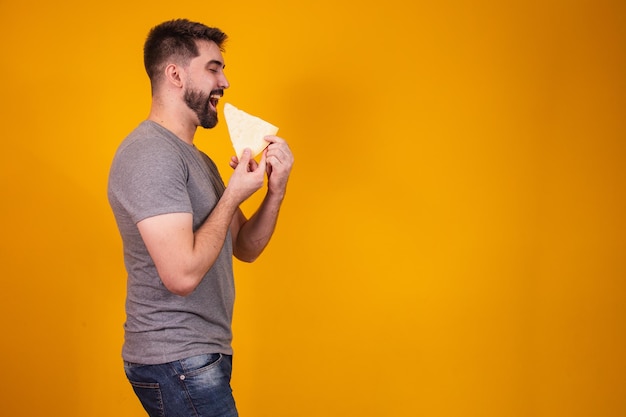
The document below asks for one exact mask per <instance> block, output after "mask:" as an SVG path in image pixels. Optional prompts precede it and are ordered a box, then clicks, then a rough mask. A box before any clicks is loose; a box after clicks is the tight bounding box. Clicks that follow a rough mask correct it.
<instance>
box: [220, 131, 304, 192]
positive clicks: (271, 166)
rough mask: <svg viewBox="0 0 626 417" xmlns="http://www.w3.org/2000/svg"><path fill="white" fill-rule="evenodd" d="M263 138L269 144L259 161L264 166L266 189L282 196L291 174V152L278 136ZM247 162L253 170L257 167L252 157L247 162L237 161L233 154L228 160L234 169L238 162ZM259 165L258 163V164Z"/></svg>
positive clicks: (292, 159)
mask: <svg viewBox="0 0 626 417" xmlns="http://www.w3.org/2000/svg"><path fill="white" fill-rule="evenodd" d="M265 140H266V141H268V142H269V145H268V147H267V148H265V150H264V151H263V153H262V156H261V161H262V163H265V168H263V169H264V170H265V171H266V172H267V178H268V190H269V193H270V194H275V195H279V196H281V197H282V196H284V194H285V190H286V188H287V180H288V179H289V175H290V174H291V167H292V166H293V161H294V158H293V154H292V153H291V149H290V148H289V145H287V142H286V141H285V140H284V139H282V138H280V137H278V136H266V137H265ZM244 163H245V164H246V165H247V164H249V165H250V166H251V167H252V169H253V170H254V171H256V169H257V164H256V161H255V160H254V159H251V158H250V159H249V162H247V163H246V162H245V161H244V160H243V155H242V160H241V161H239V160H238V159H237V157H235V156H233V157H232V158H231V161H230V166H231V167H232V168H234V169H235V170H236V169H237V167H238V166H239V165H240V164H244ZM259 165H260V164H259Z"/></svg>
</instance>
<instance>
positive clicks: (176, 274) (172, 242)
mask: <svg viewBox="0 0 626 417" xmlns="http://www.w3.org/2000/svg"><path fill="white" fill-rule="evenodd" d="M249 162H250V153H249V151H247V152H245V153H244V155H243V156H242V163H241V164H239V166H238V167H237V168H236V169H235V172H234V173H233V175H232V176H231V178H230V181H229V183H228V186H227V187H226V190H224V194H223V195H222V197H221V198H220V200H219V201H218V203H217V205H216V206H215V208H214V209H213V211H212V212H211V214H210V215H209V217H208V218H207V219H206V221H205V222H204V223H203V224H202V226H200V228H198V230H196V232H195V233H194V232H193V217H192V214H191V213H169V214H163V215H159V216H154V217H149V218H147V219H144V220H142V221H140V222H139V223H137V227H138V228H139V232H140V233H141V237H142V239H143V240H144V243H145V244H146V247H147V249H148V252H149V253H150V256H151V257H152V259H153V260H154V263H155V266H156V268H157V271H158V273H159V276H160V277H161V280H162V281H163V284H164V285H165V287H166V288H167V289H168V290H170V291H171V292H172V293H174V294H177V295H182V296H185V295H188V294H190V293H191V292H193V290H194V289H195V288H196V286H197V285H198V284H199V283H200V281H202V278H203V277H204V275H205V274H206V273H207V271H208V270H209V269H210V268H211V266H213V264H214V263H215V260H216V259H217V257H218V255H219V253H220V251H221V249H222V247H223V245H224V240H225V239H226V236H227V233H228V228H229V227H230V225H231V223H232V221H233V218H234V217H235V214H236V213H239V212H240V211H239V204H241V203H242V202H243V201H244V200H246V199H247V198H248V197H249V196H250V195H252V194H253V193H254V192H255V191H256V190H258V189H259V188H260V187H261V186H263V179H264V175H265V171H266V163H265V156H264V157H262V158H261V162H260V163H259V164H258V165H257V164H256V163H254V164H249Z"/></svg>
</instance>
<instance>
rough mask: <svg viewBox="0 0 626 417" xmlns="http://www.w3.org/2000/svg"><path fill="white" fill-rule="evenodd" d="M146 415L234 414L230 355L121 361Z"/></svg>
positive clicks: (198, 416) (201, 416) (200, 416)
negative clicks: (149, 362)
mask: <svg viewBox="0 0 626 417" xmlns="http://www.w3.org/2000/svg"><path fill="white" fill-rule="evenodd" d="M124 370H125V372H126V376H127V377H128V380H129V381H130V384H131V385H132V387H133V390H134V391H135V394H137V397H139V400H140V401H141V404H142V405H143V407H144V408H145V409H146V411H147V412H148V415H149V416H150V417H237V416H238V413H237V408H236V407H235V400H234V398H233V394H232V389H231V387H230V377H231V373H232V356H229V355H223V354H221V353H215V354H209V355H199V356H192V357H190V358H186V359H182V360H178V361H174V362H170V363H165V364H162V365H140V364H133V363H129V362H125V363H124Z"/></svg>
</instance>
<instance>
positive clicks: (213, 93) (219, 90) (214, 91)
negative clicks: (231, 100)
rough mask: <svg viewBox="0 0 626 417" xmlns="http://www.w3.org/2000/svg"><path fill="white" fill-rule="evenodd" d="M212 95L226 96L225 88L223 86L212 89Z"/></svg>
mask: <svg viewBox="0 0 626 417" xmlns="http://www.w3.org/2000/svg"><path fill="white" fill-rule="evenodd" d="M210 95H211V96H220V97H223V96H224V89H222V88H218V89H216V90H213V91H211V94H210Z"/></svg>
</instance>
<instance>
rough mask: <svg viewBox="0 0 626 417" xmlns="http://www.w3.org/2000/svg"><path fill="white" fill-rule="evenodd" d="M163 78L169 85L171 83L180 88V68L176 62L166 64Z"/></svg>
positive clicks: (181, 78)
mask: <svg viewBox="0 0 626 417" xmlns="http://www.w3.org/2000/svg"><path fill="white" fill-rule="evenodd" d="M165 80H166V81H167V83H169V84H170V85H173V86H175V87H177V88H181V87H182V86H183V77H182V71H181V68H180V67H179V66H178V65H176V64H168V65H167V66H166V67H165Z"/></svg>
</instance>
